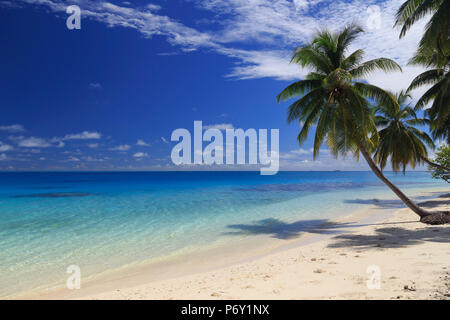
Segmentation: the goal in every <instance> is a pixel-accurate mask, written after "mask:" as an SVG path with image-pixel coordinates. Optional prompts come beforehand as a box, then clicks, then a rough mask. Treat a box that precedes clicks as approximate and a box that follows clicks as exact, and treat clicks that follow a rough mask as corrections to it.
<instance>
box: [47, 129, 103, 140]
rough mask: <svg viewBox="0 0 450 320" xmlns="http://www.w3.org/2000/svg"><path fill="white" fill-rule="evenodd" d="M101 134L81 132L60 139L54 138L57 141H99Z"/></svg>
mask: <svg viewBox="0 0 450 320" xmlns="http://www.w3.org/2000/svg"><path fill="white" fill-rule="evenodd" d="M101 137H102V134H101V133H99V132H95V131H94V132H91V131H83V132H81V133H76V134H67V135H65V136H64V137H62V138H59V139H58V138H55V139H58V140H96V139H101Z"/></svg>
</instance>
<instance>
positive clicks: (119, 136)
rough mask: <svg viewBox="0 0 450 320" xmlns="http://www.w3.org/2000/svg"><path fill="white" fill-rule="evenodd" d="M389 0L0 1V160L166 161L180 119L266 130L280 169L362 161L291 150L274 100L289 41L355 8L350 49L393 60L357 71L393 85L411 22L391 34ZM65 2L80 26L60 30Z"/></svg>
mask: <svg viewBox="0 0 450 320" xmlns="http://www.w3.org/2000/svg"><path fill="white" fill-rule="evenodd" d="M402 2H403V0H401V1H397V0H392V1H362V0H351V1H331V0H310V1H306V0H295V1H287V0H278V1H276V0H252V1H249V0H173V1H172V0H171V1H157V0H155V1H84V0H72V1H62V0H61V1H59V0H15V1H1V0H0V41H1V43H2V44H3V45H2V50H0V59H1V61H2V65H1V71H0V88H1V89H0V105H1V117H0V170H173V169H176V168H175V167H174V165H173V164H172V163H171V161H170V152H171V149H172V147H173V146H174V145H175V143H172V142H170V135H171V133H172V131H173V130H175V129H177V128H187V129H189V130H192V127H193V121H194V120H202V121H203V124H204V125H209V126H214V125H219V126H220V125H222V126H224V125H225V126H228V127H234V128H243V129H247V128H256V129H259V128H268V129H271V128H274V129H280V154H281V168H282V169H284V170H335V169H342V170H352V169H357V170H361V169H366V168H367V167H366V165H365V164H364V163H363V162H361V163H359V164H357V163H355V162H354V160H353V159H351V157H350V158H349V159H345V160H339V161H336V160H334V159H333V158H332V157H331V156H330V155H329V154H328V153H327V151H326V150H325V149H324V152H322V154H321V156H320V158H319V159H318V161H316V162H312V154H311V151H310V148H311V146H312V143H311V139H309V140H308V141H307V143H306V144H305V145H304V146H302V148H301V149H300V147H299V146H298V144H297V142H296V135H297V133H298V130H299V126H298V125H296V124H291V125H287V124H286V120H285V119H286V107H287V106H288V103H284V104H280V105H278V104H277V103H276V100H275V97H276V95H277V94H278V93H279V92H280V91H281V90H282V89H283V88H284V87H285V86H286V85H288V84H289V83H290V82H291V81H293V80H295V79H300V78H302V77H303V76H304V75H305V74H307V70H302V69H301V68H300V67H298V66H295V65H289V63H288V62H289V55H290V53H291V51H292V49H294V48H295V47H296V46H298V45H301V44H302V43H305V42H306V41H308V39H310V37H311V35H312V34H313V33H314V32H315V30H317V29H318V28H320V27H324V26H327V27H329V28H330V29H337V28H340V27H341V26H343V25H345V24H346V23H350V22H352V21H355V17H357V18H358V20H357V21H358V22H360V23H361V24H362V25H363V26H365V27H366V25H367V26H368V27H367V28H366V29H368V30H367V33H366V35H365V36H364V38H361V39H360V40H358V41H357V42H356V43H355V48H356V47H358V48H363V49H365V50H366V52H367V57H366V58H367V59H371V58H374V57H381V56H384V57H388V58H392V59H395V60H396V61H397V62H399V63H400V64H401V65H402V66H404V67H405V68H404V72H403V74H400V73H398V74H392V75H389V76H385V75H384V74H374V75H373V76H372V77H371V78H370V79H369V81H370V82H371V83H374V84H376V85H379V86H382V87H384V88H388V89H390V90H394V91H396V90H399V89H401V88H406V87H407V86H408V84H409V83H410V81H411V79H412V78H413V77H414V76H415V75H417V74H418V73H420V72H421V71H422V70H421V69H420V68H417V67H409V66H406V63H407V61H408V59H409V58H410V57H411V55H412V54H413V52H414V49H415V47H416V45H417V42H418V40H419V37H420V33H421V29H422V28H423V23H422V22H421V23H419V24H418V25H416V26H415V27H414V28H413V30H411V32H410V33H409V34H408V35H407V37H405V38H404V39H402V40H401V41H399V40H398V30H395V29H392V25H393V13H394V12H395V10H396V9H397V8H398V6H399V5H400V4H401V3H402ZM71 4H77V5H79V6H80V8H81V10H82V13H81V30H68V29H67V28H66V19H67V17H68V16H69V15H68V14H66V12H65V10H66V7H67V6H68V5H71ZM371 5H376V6H377V8H379V10H380V11H379V12H380V14H379V17H380V20H379V21H380V23H379V25H377V26H376V27H371V25H368V21H369V20H368V19H369V18H370V12H371V11H370V10H372V9H369V11H368V8H369V6H371ZM419 94H420V92H416V93H415V97H417V96H418V95H419ZM201 169H202V170H204V169H205V168H201ZM206 169H214V168H206ZM215 169H217V168H215Z"/></svg>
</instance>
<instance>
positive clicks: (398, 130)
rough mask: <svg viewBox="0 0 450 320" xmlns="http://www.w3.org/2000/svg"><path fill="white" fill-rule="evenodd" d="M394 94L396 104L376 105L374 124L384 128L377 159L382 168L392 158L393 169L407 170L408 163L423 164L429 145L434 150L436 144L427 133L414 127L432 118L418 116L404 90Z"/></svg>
mask: <svg viewBox="0 0 450 320" xmlns="http://www.w3.org/2000/svg"><path fill="white" fill-rule="evenodd" d="M395 97H396V99H397V101H398V104H397V105H392V104H384V103H380V104H379V105H378V106H377V107H376V108H375V123H376V125H377V126H378V127H379V128H381V130H380V131H379V136H380V139H379V143H378V145H377V147H376V149H375V156H374V158H375V161H376V162H377V163H378V164H379V165H380V167H381V169H383V168H384V167H385V166H386V164H387V161H388V159H390V162H391V165H392V169H393V170H394V171H396V172H397V171H399V170H400V168H402V170H403V173H405V170H406V166H407V165H408V164H409V165H410V166H411V167H412V168H414V167H415V166H416V164H421V163H423V159H424V158H427V157H428V153H427V148H426V145H428V147H430V148H432V149H434V143H433V140H431V138H430V137H429V136H428V134H426V133H425V132H423V131H421V130H419V129H417V128H415V126H417V125H424V124H427V123H429V120H427V119H421V118H417V115H416V112H415V111H414V109H413V108H411V107H410V106H409V104H407V103H408V101H409V100H410V99H411V97H410V96H409V95H408V94H405V93H404V92H403V91H402V92H400V93H399V94H397V95H395Z"/></svg>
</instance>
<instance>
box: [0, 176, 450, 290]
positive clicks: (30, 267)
mask: <svg viewBox="0 0 450 320" xmlns="http://www.w3.org/2000/svg"><path fill="white" fill-rule="evenodd" d="M386 175H387V176H388V178H389V179H391V180H392V181H393V182H394V183H396V184H397V185H398V186H399V187H400V189H402V190H403V191H404V192H405V193H407V194H408V195H411V196H412V197H416V200H420V195H421V194H423V192H425V191H434V192H436V193H439V192H441V193H443V192H444V191H445V189H446V188H447V192H448V185H447V184H446V183H445V182H441V181H437V180H432V179H431V178H430V174H429V173H427V172H407V174H406V175H403V174H401V173H399V174H395V173H391V172H387V173H386ZM375 199H378V200H375ZM371 204H376V205H377V206H379V207H380V210H390V209H395V208H399V207H403V206H402V204H401V203H400V202H399V201H398V199H396V198H395V195H394V194H393V193H392V192H391V191H390V190H389V189H388V188H387V187H386V186H385V185H384V184H382V183H381V182H380V181H379V180H378V179H377V178H376V177H375V176H374V174H373V173H372V172H279V173H278V174H277V175H274V176H261V175H260V174H259V172H84V173H76V172H70V173H68V172H43V173H31V172H29V173H0V297H2V298H5V297H6V298H7V297H13V296H14V295H17V294H20V293H24V292H28V291H31V290H36V289H38V288H48V287H53V286H58V285H64V284H65V281H66V278H67V276H68V275H67V273H66V269H67V267H68V266H69V265H78V266H80V268H81V270H82V273H83V276H92V275H96V274H101V273H102V272H105V271H107V270H113V269H117V268H123V267H125V266H128V265H133V264H135V263H143V262H145V263H151V262H152V261H163V260H164V259H166V258H167V257H174V256H176V255H179V254H186V253H189V252H196V251H198V250H199V248H220V247H221V246H226V245H229V244H230V243H233V241H237V240H239V241H243V240H245V239H247V238H251V237H254V236H255V235H265V236H267V237H273V238H277V239H281V240H283V239H290V238H292V237H295V236H298V235H299V234H300V233H301V231H302V230H307V229H308V228H312V227H315V226H317V225H319V224H321V223H323V222H324V221H326V220H328V219H333V218H338V217H341V216H344V215H349V214H351V213H352V212H356V211H358V210H361V209H362V208H365V207H367V206H368V205H371ZM294 224H295V226H296V227H295V229H294V228H289V226H293V225H294Z"/></svg>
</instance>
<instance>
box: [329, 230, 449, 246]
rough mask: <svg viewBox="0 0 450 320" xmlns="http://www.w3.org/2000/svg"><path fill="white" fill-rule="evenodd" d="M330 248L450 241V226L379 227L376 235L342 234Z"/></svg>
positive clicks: (335, 238) (408, 244)
mask: <svg viewBox="0 0 450 320" xmlns="http://www.w3.org/2000/svg"><path fill="white" fill-rule="evenodd" d="M333 240H334V242H333V243H331V244H330V245H328V247H329V248H348V247H352V248H356V249H366V250H367V249H375V248H402V247H408V246H413V245H416V244H421V243H423V242H425V241H427V242H440V243H450V227H439V228H430V227H425V228H420V229H416V230H411V229H403V228H379V229H377V230H376V234H374V235H352V234H341V235H338V236H336V237H334V238H333Z"/></svg>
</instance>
